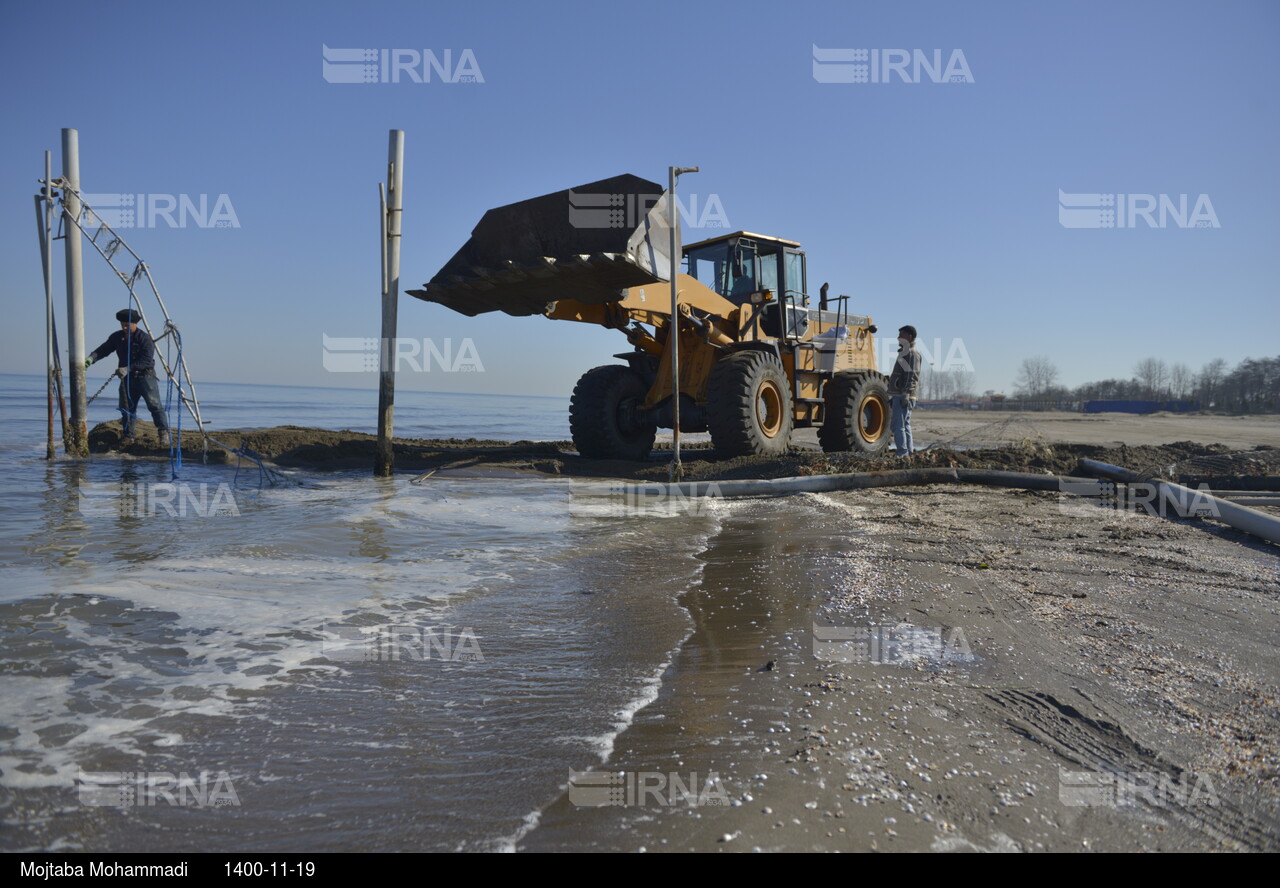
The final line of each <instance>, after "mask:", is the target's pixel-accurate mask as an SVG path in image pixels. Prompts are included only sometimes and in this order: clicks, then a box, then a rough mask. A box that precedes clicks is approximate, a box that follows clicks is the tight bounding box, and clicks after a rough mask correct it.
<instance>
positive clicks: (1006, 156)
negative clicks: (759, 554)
mask: <svg viewBox="0 0 1280 888" xmlns="http://www.w3.org/2000/svg"><path fill="white" fill-rule="evenodd" d="M1278 40H1280V4H1277V3H1275V2H1223V3H1204V2H1123V3H1116V2H1105V3H1095V2H1073V3H1049V2H1045V3H1040V2H1034V3H1033V2H1008V3H1006V2H972V3H963V4H961V3H954V2H940V3H926V2H875V3H868V2H848V0H844V2H805V0H795V2H791V3H786V4H781V5H779V4H776V3H744V2H693V3H690V2H680V3H675V2H663V0H654V2H648V3H644V4H639V5H635V4H600V3H590V2H555V0H550V2H538V3H517V2H485V0H474V2H468V3H443V2H405V3H397V2H360V3H354V2H285V0H266V2H263V0H257V2H235V0H231V2H219V3H199V4H197V3H186V2H161V3H144V2H130V0H119V2H113V3H101V2H92V3H88V2H75V0H69V2H64V3H60V4H58V5H57V6H56V7H50V6H49V5H48V4H41V3H35V2H26V0H3V2H0V115H2V117H0V119H2V120H3V131H4V138H3V140H2V141H0V169H3V173H4V175H3V177H2V178H0V235H2V238H0V251H2V252H0V258H2V259H3V268H4V269H5V273H4V274H3V276H2V280H0V287H2V288H3V289H2V290H0V298H2V299H3V300H4V305H5V307H6V315H7V320H8V322H7V323H6V324H4V325H2V326H0V370H2V371H5V372H17V373H40V372H42V371H41V369H40V368H41V367H43V365H44V362H45V358H44V336H43V332H44V287H43V281H42V276H41V270H40V261H39V249H38V241H37V237H36V225H35V221H34V215H35V214H34V211H33V209H32V206H33V205H32V197H31V195H33V194H34V193H35V192H36V190H37V188H38V184H37V179H39V178H40V177H41V176H42V175H43V164H44V151H45V150H52V151H53V158H54V163H53V167H54V174H55V176H56V175H59V174H60V173H61V166H62V164H61V158H60V131H61V129H62V128H63V127H74V128H76V129H78V130H79V138H80V157H81V161H80V163H81V188H82V191H84V192H85V193H92V194H122V193H127V194H141V195H146V196H147V197H146V198H145V199H144V203H145V201H152V202H154V201H156V200H159V201H160V202H161V205H163V202H164V201H166V200H168V199H169V196H172V197H173V199H174V200H175V201H176V200H181V197H182V196H183V195H185V196H187V199H188V200H190V201H191V202H192V205H197V206H198V203H199V200H200V195H206V196H207V197H206V200H207V202H208V203H207V206H208V207H209V208H210V211H211V210H212V208H213V207H214V205H215V204H217V203H218V201H219V200H220V198H221V199H222V200H223V209H224V210H226V209H228V208H229V209H230V210H231V214H232V215H233V216H234V223H235V224H234V225H231V226H227V227H216V226H214V225H213V221H214V220H213V219H212V218H211V217H212V215H213V214H212V212H210V213H208V214H207V215H205V216H204V217H203V218H202V217H201V215H200V214H199V213H195V214H190V213H189V214H188V215H187V216H186V217H183V216H181V215H180V214H179V213H174V214H172V216H171V217H169V218H165V217H160V218H153V219H152V220H151V223H150V224H148V225H145V226H138V225H135V226H134V227H132V228H126V227H122V228H121V233H122V234H123V235H124V236H125V238H126V240H127V241H128V242H129V244H130V245H131V246H132V247H133V249H134V250H135V251H136V252H137V253H139V254H140V255H141V256H142V257H143V259H145V260H146V261H147V263H148V264H149V266H150V268H151V270H152V274H153V276H154V278H155V280H156V283H157V285H158V286H159V289H160V292H161V295H162V296H163V297H164V298H165V301H166V303H167V304H168V306H169V310H170V313H171V314H172V316H173V318H174V319H175V320H176V321H177V322H178V324H179V326H180V327H181V329H182V331H183V336H184V343H185V348H186V357H187V361H188V364H189V366H190V369H191V373H192V376H193V378H194V379H195V380H196V382H197V383H199V382H200V381H201V380H210V381H219V382H242V383H268V384H281V385H313V386H339V387H367V388H371V389H372V388H375V387H376V384H377V379H376V374H375V373H367V372H366V373H360V372H334V371H333V370H332V367H330V368H329V369H326V367H325V365H324V361H323V358H324V346H323V343H324V337H325V336H329V337H376V336H378V334H379V310H380V309H379V300H380V296H379V291H380V266H379V246H378V203H377V201H378V197H377V183H378V182H380V181H383V180H385V178H386V157H387V139H388V131H389V130H391V129H403V130H404V131H405V134H406V135H405V143H406V155H405V169H404V175H405V187H404V195H405V197H404V207H405V208H404V219H403V252H402V259H401V269H402V288H403V289H409V288H412V287H417V286H419V285H421V284H422V283H423V282H425V281H427V280H428V279H429V278H430V277H432V275H434V274H435V272H436V271H437V270H438V269H439V268H440V267H441V266H442V265H443V264H444V263H445V262H446V261H447V260H448V259H449V258H450V256H452V255H453V253H454V252H455V251H456V250H457V249H458V248H459V247H460V246H461V245H462V244H463V242H465V241H466V239H467V237H468V236H469V234H470V231H471V229H472V227H473V226H474V225H475V224H476V222H478V221H479V219H480V216H481V215H482V214H483V213H484V211H485V210H486V209H488V208H490V207H495V206H500V205H503V204H507V203H512V202H514V201H517V200H523V199H525V198H529V197H534V196H537V195H540V194H544V193H548V192H551V191H558V190H561V189H565V188H570V187H573V186H575V185H579V184H584V183H587V182H592V181H595V180H598V179H602V178H605V177H608V176H613V175H617V174H620V173H633V174H636V175H639V176H642V177H644V178H646V179H649V180H652V181H656V182H661V183H665V182H666V175H667V168H668V167H669V166H672V165H676V166H698V167H699V168H700V172H698V173H696V174H689V175H686V176H685V177H683V178H682V179H681V184H680V190H681V194H682V195H683V196H684V200H685V201H686V203H687V204H693V203H694V202H695V201H696V202H697V204H698V207H699V210H698V212H697V213H696V214H695V217H694V218H692V219H691V220H689V222H687V223H686V226H685V232H684V234H685V241H686V242H687V243H691V242H693V241H696V240H700V239H704V238H707V237H713V236H716V235H718V234H722V233H726V227H727V230H737V229H746V230H749V231H755V232H760V233H764V234H770V235H775V236H779V237H785V238H789V239H793V240H797V241H800V242H801V243H802V244H803V246H804V249H805V250H806V252H807V254H808V262H809V288H810V290H811V291H813V292H816V291H817V288H818V286H819V285H820V284H821V283H822V282H824V281H829V282H830V283H831V288H832V291H833V293H843V294H848V295H849V296H850V297H851V308H852V310H853V311H854V312H857V313H861V314H867V315H870V316H871V317H872V318H873V319H874V321H875V322H876V323H877V324H878V325H879V326H880V328H881V334H882V335H885V334H888V335H890V336H891V335H892V333H891V332H890V331H892V330H896V329H897V327H898V326H900V325H902V324H912V325H914V326H915V327H916V328H917V329H918V330H919V331H920V337H921V341H922V343H924V344H925V345H926V351H927V354H926V357H927V358H928V359H930V360H931V361H933V362H934V365H935V367H938V368H939V369H971V370H972V371H973V374H974V379H975V383H976V386H977V388H978V390H980V391H981V390H984V389H993V390H995V391H1010V390H1011V389H1012V387H1013V384H1014V380H1015V377H1016V374H1017V371H1018V366H1019V364H1020V363H1021V361H1022V360H1023V359H1025V358H1028V357H1033V356H1045V357H1048V358H1049V359H1050V360H1051V361H1052V362H1053V363H1054V364H1055V365H1056V366H1057V367H1058V369H1059V371H1060V376H1059V382H1061V383H1063V384H1065V385H1068V386H1074V385H1079V384H1081V383H1084V382H1087V381H1091V380H1098V379H1105V378H1112V377H1116V378H1127V377H1129V376H1131V375H1132V373H1133V367H1134V365H1135V364H1136V363H1137V362H1138V361H1139V360H1141V359H1142V358H1145V357H1149V356H1152V357H1157V358H1160V359H1163V360H1165V361H1167V362H1168V363H1170V364H1173V363H1185V364H1187V365H1188V366H1190V367H1191V368H1192V369H1193V370H1198V369H1199V368H1200V367H1201V366H1202V365H1203V364H1205V363H1206V362H1208V361H1210V360H1212V359H1214V358H1224V359H1225V360H1226V361H1227V363H1228V365H1229V366H1231V367H1234V366H1235V365H1236V364H1237V363H1238V362H1239V361H1240V360H1241V359H1243V358H1246V357H1265V356H1273V355H1275V354H1277V353H1278V352H1280V348H1277V342H1280V336H1278V335H1277V334H1278V333H1280V298H1278V296H1280V292H1278V291H1280V249H1278V248H1277V247H1278V244H1277V240H1278V238H1277V235H1280V217H1278V215H1277V214H1278V213H1280V164H1277V162H1276V158H1280V113H1278V111H1280V89H1277V87H1278V86H1280V82H1278V81H1280V74H1278V72H1277V66H1276V52H1275V46H1276V45H1277V41H1278ZM324 46H328V47H330V48H340V49H351V48H362V49H375V50H379V51H380V50H393V51H394V50H413V51H415V52H417V53H419V54H422V53H423V51H424V50H430V51H431V54H432V56H433V57H434V58H436V59H437V60H441V59H443V58H444V56H445V51H446V50H448V51H449V56H450V58H451V60H452V63H453V65H454V66H455V68H457V67H460V63H461V61H462V60H463V59H464V58H468V59H469V60H470V61H469V62H468V63H467V65H466V66H465V67H464V68H463V70H461V71H458V70H455V71H453V72H451V73H454V74H459V73H460V74H471V75H472V76H471V82H463V80H462V79H461V78H459V79H458V82H447V78H442V77H441V76H440V74H439V71H438V70H435V69H431V68H430V67H427V68H426V71H427V73H429V74H430V75H431V76H430V80H429V82H425V81H426V78H423V77H422V72H423V70H424V68H423V65H422V64H419V65H418V67H417V68H416V72H417V73H418V75H419V78H418V79H422V80H424V82H415V81H414V79H411V78H410V77H409V76H408V75H407V74H404V73H402V74H401V75H400V82H386V83H382V82H374V83H342V82H331V81H332V80H333V79H337V78H338V77H340V75H336V74H333V73H332V72H331V75H330V77H329V78H328V79H326V77H325V75H324V68H323V65H322V62H323V57H322V47H324ZM856 49H863V50H867V51H868V54H867V58H868V59H871V58H875V59H879V60H880V61H879V62H878V63H877V67H876V68H875V70H874V74H875V76H874V77H872V76H870V75H868V79H869V80H883V79H884V78H883V77H881V76H880V75H881V74H882V73H885V71H884V65H883V62H884V60H885V59H886V58H887V59H889V60H893V59H895V58H897V57H898V55H897V53H894V52H893V51H894V50H902V51H905V54H906V57H907V58H911V57H912V54H913V53H914V51H916V50H919V51H920V52H921V54H922V56H923V57H924V58H925V59H926V60H927V61H930V62H931V61H932V57H933V53H934V51H935V50H940V58H941V59H942V61H943V62H944V64H945V63H948V62H951V63H952V64H953V69H952V73H956V72H957V71H959V72H960V73H959V74H957V77H958V79H957V80H955V82H952V80H951V79H950V78H939V79H941V80H942V81H943V82H935V78H934V77H933V76H932V75H931V74H930V72H929V71H928V70H927V69H918V70H913V67H912V64H908V65H907V66H906V67H905V69H899V71H898V72H897V73H895V72H893V71H889V72H887V73H888V80H889V82H861V83H859V82H840V81H848V80H849V79H851V78H852V77H855V76H856V70H858V65H857V64H856V62H857V61H858V59H857V58H856V56H855V54H853V53H851V51H852V50H856ZM833 51H834V52H833ZM375 56H376V58H375V61H376V62H378V63H379V64H380V57H381V56H380V53H379V54H375ZM403 57H404V58H405V59H406V60H410V61H411V60H412V56H411V55H407V54H406V55H404V56H403ZM815 59H817V61H818V63H817V64H815ZM333 70H337V69H333ZM383 70H384V69H379V72H380V75H381V72H382V71H383ZM388 79H390V78H389V77H388ZM832 81H836V82H832ZM1097 195H1122V196H1121V197H1120V198H1119V202H1120V204H1121V206H1122V207H1124V208H1125V209H1130V208H1131V206H1130V205H1131V204H1132V203H1133V202H1134V201H1135V200H1136V204H1134V205H1135V206H1137V207H1138V208H1141V207H1142V206H1144V205H1145V203H1144V202H1145V201H1146V200H1147V198H1146V197H1144V196H1145V195H1150V196H1151V197H1152V199H1154V200H1155V201H1156V202H1157V205H1158V202H1159V200H1160V198H1161V196H1162V195H1164V196H1166V200H1167V201H1169V202H1171V204H1172V205H1174V206H1177V204H1178V202H1179V201H1180V200H1181V199H1182V198H1181V196H1182V195H1186V196H1187V197H1186V199H1187V201H1188V210H1189V211H1190V210H1192V209H1193V208H1194V207H1195V206H1196V205H1197V204H1199V205H1200V209H1201V212H1200V213H1199V214H1198V218H1199V221H1201V222H1205V223H1207V224H1205V225H1200V226H1198V225H1196V224H1194V221H1193V220H1189V219H1188V218H1187V217H1189V216H1191V215H1192V213H1191V212H1188V213H1185V214H1182V218H1179V214H1177V213H1172V214H1170V213H1166V214H1165V215H1164V216H1163V217H1162V216H1161V215H1160V214H1159V213H1153V214H1152V215H1151V216H1150V217H1146V216H1140V215H1139V216H1136V217H1132V216H1131V215H1130V214H1128V213H1126V215H1125V219H1124V224H1123V225H1120V226H1115V227H1109V228H1102V227H1097V220H1098V219H1099V218H1101V217H1100V216H1099V215H1098V212H1097V209H1096V204H1097V203H1098V202H1099V201H1100V200H1101V199H1100V198H1097V197H1096V196H1097ZM221 196H225V197H221ZM1114 199H1115V198H1113V200H1114ZM1091 203H1092V204H1093V206H1091ZM707 207H711V208H712V209H713V211H712V212H710V213H708V212H707V210H706V208H707ZM691 209H692V207H691ZM227 215H228V214H227V213H225V212H224V213H223V216H224V220H225V219H226V217H227ZM700 222H705V223H709V224H706V225H703V226H702V227H699V226H698V223H700ZM1184 222H1185V223H1187V224H1186V225H1185V227H1184V224H1183V223H1184ZM714 223H720V224H721V225H723V226H726V227H714ZM1153 223H1154V224H1153ZM1130 224H1131V226H1132V227H1130ZM1081 226H1084V227H1081ZM63 284H64V280H63V271H62V248H61V244H59V245H58V247H57V248H56V251H55V269H54V302H55V306H56V308H57V312H58V316H59V325H60V334H61V337H62V343H63V347H64V348H65V346H66V342H67V336H66V327H65V293H64V286H63ZM126 298H127V294H126V291H125V289H124V287H123V286H122V285H121V284H120V282H119V281H118V280H116V279H115V278H114V276H113V274H112V272H111V271H110V270H109V269H108V268H107V267H106V265H105V263H103V262H102V260H101V259H100V258H98V257H97V255H96V254H95V253H93V252H92V251H90V250H86V256H85V312H86V318H87V321H86V334H85V339H86V343H87V345H88V347H89V348H93V347H94V346H96V345H97V344H99V343H100V342H102V341H103V340H104V339H105V338H106V336H107V335H108V334H109V333H110V332H111V331H112V330H113V329H116V328H117V325H116V323H115V321H114V314H115V312H116V311H117V310H118V309H120V308H122V307H124V305H125V304H126V303H125V300H126ZM399 334H400V336H401V337H405V338H408V339H430V340H431V342H432V344H433V346H434V347H435V348H436V350H437V352H438V353H440V354H443V353H444V352H446V351H449V352H450V353H451V354H452V356H453V357H454V359H455V361H456V360H457V357H458V355H459V354H465V356H466V359H465V360H463V361H457V363H458V364H459V366H458V367H457V369H454V368H453V367H450V369H449V370H448V371H446V370H444V369H443V368H442V367H441V366H440V362H439V361H433V362H429V363H428V364H427V366H426V368H424V369H422V370H420V371H418V370H414V369H413V368H412V366H411V365H410V366H407V368H405V367H402V372H401V373H400V376H399V379H398V385H399V386H400V387H401V388H404V389H419V390H429V391H448V392H485V393H507V394H527V395H553V396H557V397H563V396H566V395H568V393H569V392H570V391H571V390H572V388H573V385H574V383H575V381H576V380H577V378H578V377H579V376H580V375H581V374H582V373H583V372H585V371H586V370H588V369H590V368H591V367H594V366H597V365H600V364H605V363H610V362H611V361H613V360H614V359H613V358H612V357H611V356H612V355H613V354H614V353H616V352H620V351H624V350H628V349H629V346H628V345H627V343H626V342H625V340H624V339H623V338H622V336H621V335H620V334H618V333H617V332H616V331H608V330H605V329H603V328H599V327H592V326H588V325H583V324H575V323H568V322H551V321H548V320H546V319H544V318H539V317H524V318H512V317H507V316H505V315H501V314H489V315H482V316H480V317H476V318H467V317H465V316H463V315H460V314H456V313H454V312H451V311H449V310H448V309H446V308H444V307H442V306H438V305H432V304H428V303H424V302H421V301H419V300H417V299H414V298H412V297H409V296H403V297H402V299H401V302H400V307H399ZM467 340H469V343H468V342H467ZM928 352H934V354H928ZM103 366H105V365H103ZM101 371H102V368H101V367H98V368H94V370H92V371H91V372H90V380H89V384H90V386H91V388H96V384H97V381H98V378H99V377H100V376H104V374H103V373H102V372H101Z"/></svg>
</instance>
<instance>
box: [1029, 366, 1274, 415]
mask: <svg viewBox="0 0 1280 888" xmlns="http://www.w3.org/2000/svg"><path fill="white" fill-rule="evenodd" d="M1014 396H1015V397H1016V398H1020V399H1025V400H1037V401H1058V402H1084V401H1110V400H1137V401H1181V400H1191V401H1198V402H1199V403H1200V407H1201V409H1205V410H1223V411H1226V412H1229V413H1280V356H1278V357H1274V358H1245V359H1244V360H1243V361H1241V362H1240V364H1239V365H1238V366H1237V367H1236V368H1235V369H1234V370H1232V371H1230V372H1228V371H1227V362H1226V361H1224V360H1222V358H1215V359H1214V360H1212V361H1210V362H1209V363H1207V364H1205V365H1204V366H1203V367H1201V368H1200V370H1199V372H1193V371H1192V370H1191V368H1189V367H1188V366H1187V365H1186V364H1173V365H1169V364H1166V363H1165V362H1164V361H1162V360H1160V359H1159V358H1144V359H1143V360H1141V361H1139V362H1138V363H1137V364H1136V365H1134V368H1133V376H1132V377H1131V378H1129V379H1104V380H1102V381H1100V382H1086V383H1085V384H1084V385H1081V386H1077V387H1076V388H1074V389H1069V388H1066V387H1064V386H1061V385H1058V368H1057V367H1055V366H1054V364H1053V362H1052V361H1050V360H1049V359H1048V358H1045V357H1036V358H1027V359H1026V360H1024V361H1023V362H1022V366H1021V367H1020V368H1019V370H1018V378H1017V379H1016V380H1015V383H1014Z"/></svg>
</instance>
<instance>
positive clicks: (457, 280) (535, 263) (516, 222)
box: [408, 175, 679, 317]
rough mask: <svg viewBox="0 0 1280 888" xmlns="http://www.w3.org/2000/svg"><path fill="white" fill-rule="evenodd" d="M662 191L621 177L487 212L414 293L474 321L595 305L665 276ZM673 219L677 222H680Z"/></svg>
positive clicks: (664, 202) (668, 265)
mask: <svg viewBox="0 0 1280 888" xmlns="http://www.w3.org/2000/svg"><path fill="white" fill-rule="evenodd" d="M667 201H668V198H667V196H666V193H665V191H664V190H663V188H662V187H661V186H659V185H656V184H654V183H653V182H648V181H645V180H644V179H641V178H639V177H638V176H632V175H621V176H614V177H613V178H610V179H601V180H600V181H599V182H591V183H589V184H587V185H580V186H578V187H577V188H570V189H568V190H567V191H557V192H555V193H553V194H544V195H543V196H542V197H535V198H532V199H530V200H523V201H520V202H519V203H513V204H508V205H507V206H505V207H497V208H495V209H492V210H489V211H488V212H487V213H485V214H484V216H483V217H482V218H481V219H480V223H479V224H478V225H476V227H475V229H474V230H473V231H472V232H471V239H470V240H468V241H467V242H466V243H465V244H463V245H462V249H460V250H459V251H458V252H457V253H456V254H454V257H453V258H452V259H450V260H449V261H448V262H447V263H445V266H444V268H442V269H440V271H438V272H436V276H435V277H433V278H432V279H431V280H430V281H429V282H428V283H427V284H425V285H424V286H423V288H422V289H421V290H409V291H408V293H409V295H411V296H416V297H417V298H419V299H423V300H426V301H427V302H438V303H440V304H441V305H444V306H447V307H448V308H452V309H453V310H454V311H457V312H461V313H462V314H465V315H470V316H472V317H474V316H475V315H478V314H482V313H484V312H487V311H503V312H506V313H507V314H509V315H516V316H522V315H536V314H542V313H543V312H544V311H546V310H547V308H548V306H549V305H550V304H551V303H553V302H556V301H557V300H560V299H575V300H577V301H579V302H582V303H584V304H588V305H598V304H600V303H604V302H612V301H616V300H618V299H620V298H622V296H623V295H624V294H623V292H622V291H623V290H625V289H626V288H627V287H638V286H643V285H644V284H655V283H658V282H660V281H669V280H670V279H671V261H670V257H669V256H668V254H669V252H670V246H669V244H670V229H669V227H668V225H667ZM678 224H679V223H678V222H677V225H678Z"/></svg>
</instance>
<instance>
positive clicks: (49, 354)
mask: <svg viewBox="0 0 1280 888" xmlns="http://www.w3.org/2000/svg"><path fill="white" fill-rule="evenodd" d="M52 178H53V152H52V151H46V152H45V153H44V197H43V198H42V199H40V200H37V202H36V209H37V212H36V224H37V225H39V226H40V264H41V270H42V271H43V272H44V353H45V362H46V364H47V366H46V368H45V382H46V383H47V385H46V388H47V389H48V397H49V438H48V444H47V445H46V446H45V454H44V455H45V459H53V458H54V457H55V456H56V454H55V452H54V447H53V367H54V361H53V357H54V355H53V250H52V249H50V244H49V234H50V231H49V202H50V200H51V199H52V193H53V186H52V185H50V184H49V182H50V180H51V179H52ZM41 204H43V206H41ZM41 210H43V212H41Z"/></svg>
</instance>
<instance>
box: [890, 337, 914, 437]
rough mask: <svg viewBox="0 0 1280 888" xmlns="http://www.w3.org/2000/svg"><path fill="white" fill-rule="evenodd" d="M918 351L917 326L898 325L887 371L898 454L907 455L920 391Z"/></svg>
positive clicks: (892, 426)
mask: <svg viewBox="0 0 1280 888" xmlns="http://www.w3.org/2000/svg"><path fill="white" fill-rule="evenodd" d="M920 366H921V360H920V352H918V351H916V328H915V327H912V326H911V325H910V324H908V325H907V326H905V327H899V328H898V360H897V361H895V362H894V365H893V373H891V374H889V404H890V406H891V407H892V408H893V419H892V420H890V428H892V429H893V446H894V450H895V451H896V452H897V454H898V456H910V455H911V448H912V441H911V411H912V409H913V408H914V407H915V406H916V395H917V394H919V392H920Z"/></svg>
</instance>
